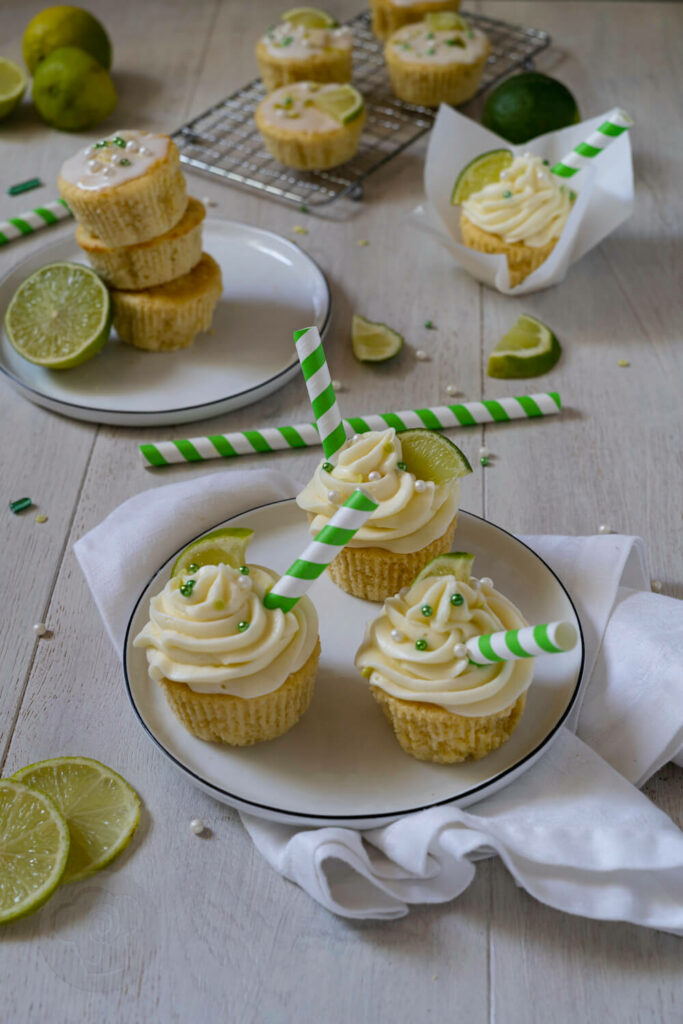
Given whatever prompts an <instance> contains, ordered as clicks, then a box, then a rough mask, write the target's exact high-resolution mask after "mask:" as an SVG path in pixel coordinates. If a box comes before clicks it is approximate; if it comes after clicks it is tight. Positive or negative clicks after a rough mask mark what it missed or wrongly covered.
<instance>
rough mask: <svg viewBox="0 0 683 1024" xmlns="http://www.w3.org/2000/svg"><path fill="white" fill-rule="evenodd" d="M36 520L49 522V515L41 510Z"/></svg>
mask: <svg viewBox="0 0 683 1024" xmlns="http://www.w3.org/2000/svg"><path fill="white" fill-rule="evenodd" d="M36 522H37V523H46V522H47V516H46V515H45V513H44V512H39V513H38V515H37V516H36Z"/></svg>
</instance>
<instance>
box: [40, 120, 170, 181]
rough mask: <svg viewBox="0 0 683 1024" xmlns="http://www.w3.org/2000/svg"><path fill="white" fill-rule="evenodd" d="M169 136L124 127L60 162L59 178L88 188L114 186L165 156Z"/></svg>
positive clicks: (128, 179)
mask: <svg viewBox="0 0 683 1024" xmlns="http://www.w3.org/2000/svg"><path fill="white" fill-rule="evenodd" d="M170 141H171V140H170V139H169V137H168V135H156V134H153V133H152V132H143V131H136V130H132V129H131V130H127V131H121V132H114V133H113V135H107V137H106V138H104V139H100V141H99V142H93V143H92V144H91V145H89V146H86V147H85V148H84V149H79V151H78V153H76V154H75V155H74V156H71V157H69V159H68V160H65V161H64V163H63V164H62V169H61V171H60V177H61V178H63V179H64V181H68V182H69V183H70V184H72V185H78V187H79V188H83V189H87V190H88V191H97V190H98V189H102V188H113V187H114V186H116V185H121V184H122V183H123V182H124V181H130V179H131V178H139V177H141V176H142V175H143V174H145V173H146V172H147V171H148V170H149V169H150V167H151V166H152V164H153V163H155V162H156V161H157V160H160V159H161V158H162V157H165V156H166V153H167V152H168V146H169V143H170Z"/></svg>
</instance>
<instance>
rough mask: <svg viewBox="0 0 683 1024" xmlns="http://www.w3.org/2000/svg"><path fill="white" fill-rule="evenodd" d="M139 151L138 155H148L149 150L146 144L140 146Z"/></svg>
mask: <svg viewBox="0 0 683 1024" xmlns="http://www.w3.org/2000/svg"><path fill="white" fill-rule="evenodd" d="M139 152H140V156H149V155H150V151H149V150H148V149H147V146H140V150H139Z"/></svg>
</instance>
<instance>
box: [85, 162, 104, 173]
mask: <svg viewBox="0 0 683 1024" xmlns="http://www.w3.org/2000/svg"><path fill="white" fill-rule="evenodd" d="M101 166H102V164H101V163H100V161H99V160H95V159H93V160H88V169H89V170H91V171H94V172H95V173H97V171H99V169H100V168H101Z"/></svg>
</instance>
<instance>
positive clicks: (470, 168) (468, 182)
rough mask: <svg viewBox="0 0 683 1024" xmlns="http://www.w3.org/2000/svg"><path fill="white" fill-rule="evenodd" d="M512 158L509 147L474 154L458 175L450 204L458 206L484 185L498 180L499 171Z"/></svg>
mask: <svg viewBox="0 0 683 1024" xmlns="http://www.w3.org/2000/svg"><path fill="white" fill-rule="evenodd" d="M513 159H514V157H513V155H512V152H511V151H510V150H509V149H491V150H489V152H488V153H480V155H479V156H475V158H474V160H470V162H469V163H468V164H467V165H466V166H465V167H463V169H462V170H461V172H460V174H459V175H458V177H457V180H456V182H455V185H454V186H453V194H452V195H451V204H452V205H453V206H458V205H460V203H464V202H465V200H466V199H469V197H470V196H471V195H474V193H475V192H479V191H480V190H481V189H482V188H484V186H485V185H490V184H492V182H494V181H498V179H499V178H500V174H501V171H504V170H505V168H506V167H509V166H510V164H511V163H512V161H513Z"/></svg>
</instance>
